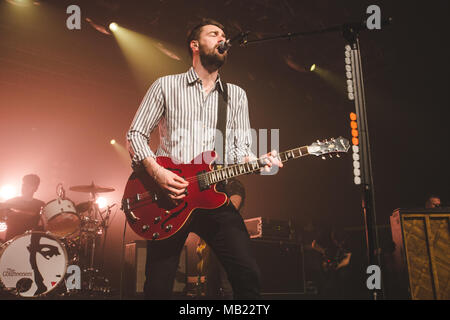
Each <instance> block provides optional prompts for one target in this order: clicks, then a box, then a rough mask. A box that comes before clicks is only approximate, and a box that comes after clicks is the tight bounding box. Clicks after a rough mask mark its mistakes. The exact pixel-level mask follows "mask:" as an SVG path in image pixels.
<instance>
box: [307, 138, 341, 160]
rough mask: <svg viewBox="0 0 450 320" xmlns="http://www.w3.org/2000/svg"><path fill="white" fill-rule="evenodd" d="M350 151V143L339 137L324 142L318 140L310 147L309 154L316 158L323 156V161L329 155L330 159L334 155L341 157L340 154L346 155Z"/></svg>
mask: <svg viewBox="0 0 450 320" xmlns="http://www.w3.org/2000/svg"><path fill="white" fill-rule="evenodd" d="M348 149H350V142H349V141H348V140H347V139H345V138H343V137H339V138H331V139H328V140H323V141H319V140H317V142H314V143H312V144H311V145H309V146H308V153H309V154H313V155H315V156H322V159H325V155H327V154H328V155H330V157H332V155H333V154H336V156H337V157H339V154H340V153H346V152H347V151H348Z"/></svg>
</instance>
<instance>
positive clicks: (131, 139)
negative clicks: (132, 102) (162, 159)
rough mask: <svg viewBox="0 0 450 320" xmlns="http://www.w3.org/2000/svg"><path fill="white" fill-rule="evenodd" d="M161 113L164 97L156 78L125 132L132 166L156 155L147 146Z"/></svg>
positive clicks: (162, 111)
mask: <svg viewBox="0 0 450 320" xmlns="http://www.w3.org/2000/svg"><path fill="white" fill-rule="evenodd" d="M163 113H164V97H163V93H162V89H161V82H160V79H158V80H156V81H155V82H154V83H153V84H152V85H151V86H150V88H149V90H148V91H147V93H146V95H145V96H144V99H143V100H142V102H141V105H140V106H139V109H138V111H137V112H136V115H135V117H134V119H133V122H132V123H131V127H130V129H129V130H128V132H127V136H126V139H127V146H128V151H129V152H130V156H131V160H132V166H133V167H134V166H136V165H139V164H140V163H141V161H142V160H144V159H145V158H147V157H153V158H155V157H156V156H155V154H154V153H153V151H152V150H151V149H150V147H149V142H150V133H151V132H152V130H153V129H154V128H155V127H156V125H157V124H158V122H159V120H160V119H161V117H162V115H163Z"/></svg>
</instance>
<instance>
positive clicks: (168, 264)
mask: <svg viewBox="0 0 450 320" xmlns="http://www.w3.org/2000/svg"><path fill="white" fill-rule="evenodd" d="M190 232H194V233H196V234H197V235H198V236H200V237H201V238H202V239H204V240H205V242H206V243H207V244H208V245H209V246H210V247H211V249H212V250H213V251H214V253H215V254H216V256H217V258H218V259H219V261H220V262H221V263H222V265H223V266H224V268H225V271H226V272H227V274H228V279H229V280H230V283H231V286H232V287H233V293H234V298H235V299H259V298H260V295H259V268H258V266H257V264H256V261H255V259H254V258H253V256H252V254H251V251H250V237H249V235H248V232H247V229H246V227H245V224H244V220H243V219H242V217H241V215H240V214H239V212H238V211H237V210H236V209H235V208H234V206H233V205H231V204H230V205H225V206H222V207H221V208H218V209H214V210H197V211H196V212H195V213H194V214H193V215H192V216H191V221H190V223H189V225H187V226H186V225H185V226H184V227H183V228H182V229H181V230H180V231H178V232H177V233H176V234H174V235H173V236H172V237H170V238H168V239H166V240H162V241H148V243H147V263H146V272H145V275H146V281H145V284H144V293H145V297H146V298H147V299H170V298H171V295H172V288H173V283H174V279H175V273H176V270H177V267H178V261H179V257H180V253H181V250H182V248H183V245H184V243H185V241H186V238H187V236H188V234H189V233H190Z"/></svg>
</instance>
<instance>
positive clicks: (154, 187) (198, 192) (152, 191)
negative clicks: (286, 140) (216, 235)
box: [122, 137, 350, 240]
mask: <svg viewBox="0 0 450 320" xmlns="http://www.w3.org/2000/svg"><path fill="white" fill-rule="evenodd" d="M349 147H350V145H349V142H348V140H347V139H345V138H342V137H339V138H336V139H330V140H325V141H317V142H315V143H313V144H311V145H309V146H304V147H300V148H296V149H292V150H288V151H285V152H281V153H279V154H278V158H279V160H280V161H282V162H286V161H288V160H290V159H295V158H299V157H303V156H306V155H316V156H325V155H327V154H330V155H331V154H338V156H339V153H344V152H347V150H348V149H349ZM215 157H216V154H215V152H214V151H207V152H203V153H202V154H200V155H199V156H197V157H196V158H195V159H194V160H192V161H191V163H188V164H175V163H173V161H172V160H171V159H170V158H168V157H158V158H157V159H156V161H157V162H158V164H160V165H161V166H163V167H164V168H166V169H167V170H171V171H172V172H174V173H176V174H178V175H179V176H181V177H183V178H184V179H185V180H187V181H188V182H189V185H188V187H187V191H186V197H184V198H183V200H182V201H181V202H180V201H179V202H174V200H172V199H170V198H169V197H168V196H167V193H166V191H165V190H163V189H161V188H160V187H159V185H158V184H157V183H156V182H155V181H154V180H153V179H152V178H151V177H150V176H149V175H148V173H147V172H146V171H145V170H142V171H136V172H133V174H132V175H131V176H130V178H129V179H128V182H127V185H126V186H125V192H124V196H123V199H122V210H123V211H124V212H125V215H126V218H127V221H128V223H129V225H130V226H131V228H132V229H133V231H134V232H136V233H137V234H138V235H140V236H141V237H143V238H146V239H149V240H163V239H167V238H169V237H170V236H172V235H174V234H175V233H176V232H177V231H178V230H180V229H181V228H182V227H183V226H184V225H185V224H186V222H188V221H189V217H190V216H191V214H192V213H194V214H195V209H200V208H201V209H215V208H219V207H220V206H222V205H224V204H225V203H227V201H228V198H227V196H226V195H225V193H222V192H219V191H217V190H216V184H217V183H218V182H220V181H223V180H226V179H229V178H232V177H236V176H240V175H244V174H248V173H252V172H255V171H258V170H260V169H261V168H263V167H264V166H265V161H264V158H265V157H261V158H259V159H257V160H254V161H250V162H247V163H241V164H235V165H230V166H227V167H221V168H219V169H217V168H214V165H213V161H214V159H215Z"/></svg>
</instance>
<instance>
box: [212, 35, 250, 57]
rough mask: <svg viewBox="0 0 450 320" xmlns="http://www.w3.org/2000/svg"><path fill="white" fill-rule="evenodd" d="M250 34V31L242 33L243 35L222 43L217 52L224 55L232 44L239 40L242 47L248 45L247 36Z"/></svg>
mask: <svg viewBox="0 0 450 320" xmlns="http://www.w3.org/2000/svg"><path fill="white" fill-rule="evenodd" d="M249 33H250V31H246V32H241V33H239V34H237V35H236V36H235V37H234V38H233V39H228V40H227V41H220V43H219V46H218V47H217V50H219V52H220V53H221V54H224V53H225V51H227V50H228V49H230V47H231V43H232V42H235V41H238V40H239V43H240V45H244V44H245V43H247V36H248V34H249Z"/></svg>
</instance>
